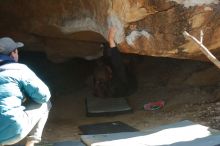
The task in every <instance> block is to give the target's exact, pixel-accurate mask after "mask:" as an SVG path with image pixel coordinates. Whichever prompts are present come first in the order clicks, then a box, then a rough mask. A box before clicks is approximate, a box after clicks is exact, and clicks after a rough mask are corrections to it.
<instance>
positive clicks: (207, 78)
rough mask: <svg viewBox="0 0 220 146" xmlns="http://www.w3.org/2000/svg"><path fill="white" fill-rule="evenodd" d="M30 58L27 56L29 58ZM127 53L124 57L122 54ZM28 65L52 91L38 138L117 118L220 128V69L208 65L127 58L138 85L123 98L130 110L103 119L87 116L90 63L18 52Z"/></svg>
mask: <svg viewBox="0 0 220 146" xmlns="http://www.w3.org/2000/svg"><path fill="white" fill-rule="evenodd" d="M30 56H31V57H30ZM126 57H127V56H126ZM21 58H23V59H22V60H21V62H24V63H26V64H28V65H29V66H30V67H31V68H32V69H33V70H34V71H35V72H36V73H37V74H38V75H39V76H40V78H42V80H44V81H45V82H46V83H47V84H48V86H49V87H50V89H51V92H52V99H51V100H52V103H53V108H52V110H51V113H50V117H49V119H48V122H47V125H46V127H45V131H44V134H43V141H47V142H51V141H64V140H76V139H79V138H80V135H81V131H80V130H79V129H78V126H79V125H84V124H93V123H99V122H112V121H121V122H124V123H126V124H128V125H130V126H132V127H134V128H137V129H139V130H143V129H147V128H152V127H156V126H159V125H164V124H169V123H174V122H177V121H181V120H191V121H193V122H197V123H200V124H203V125H206V126H210V127H212V128H215V129H220V122H219V121H220V83H219V81H220V76H219V73H220V70H219V69H217V67H215V66H214V65H213V64H210V63H207V62H199V61H192V60H177V59H170V58H156V57H146V56H145V57H144V56H138V57H137V56H132V57H130V56H129V57H128V58H132V59H131V60H132V61H133V62H134V64H135V66H134V70H135V76H136V78H137V83H138V88H137V90H136V91H135V92H134V93H133V94H132V95H129V96H127V97H126V98H127V99H128V102H129V104H130V106H131V107H132V108H133V112H131V113H126V114H120V115H114V116H102V117H87V116H86V110H85V98H86V97H89V96H91V95H92V88H91V72H92V69H93V67H94V63H93V61H85V60H82V59H73V60H71V61H68V62H65V63H60V64H54V63H51V62H49V61H48V60H46V56H44V55H43V54H35V55H33V54H31V55H30V54H29V53H23V54H22V55H21ZM158 100H164V101H165V106H164V108H162V109H160V110H156V111H145V110H144V109H143V106H144V104H146V103H148V102H152V101H158Z"/></svg>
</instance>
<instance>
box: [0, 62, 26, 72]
mask: <svg viewBox="0 0 220 146" xmlns="http://www.w3.org/2000/svg"><path fill="white" fill-rule="evenodd" d="M2 67H3V68H5V69H8V70H10V69H12V70H23V69H24V70H26V69H28V66H27V65H25V64H22V63H8V64H5V65H4V66H2Z"/></svg>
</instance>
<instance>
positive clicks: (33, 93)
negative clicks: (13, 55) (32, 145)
mask: <svg viewBox="0 0 220 146" xmlns="http://www.w3.org/2000/svg"><path fill="white" fill-rule="evenodd" d="M24 93H25V95H27V96H28V97H30V98H31V100H33V101H35V102H37V103H45V102H47V101H49V99H50V96H51V95H50V91H49V89H48V87H47V86H46V85H45V84H44V83H43V82H42V81H41V80H40V79H39V78H38V77H37V76H36V75H35V73H34V72H33V71H31V70H30V69H29V68H28V67H27V66H26V65H24V64H20V63H15V62H14V61H13V60H12V59H10V57H8V56H6V55H0V144H1V143H3V142H4V141H7V140H10V139H11V138H14V137H17V136H19V135H21V134H22V133H25V132H24V130H26V125H27V122H28V119H25V118H27V116H24V115H25V112H24V110H25V107H24V106H22V101H23V100H24V98H25V97H24Z"/></svg>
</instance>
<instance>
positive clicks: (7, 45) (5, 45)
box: [0, 37, 24, 55]
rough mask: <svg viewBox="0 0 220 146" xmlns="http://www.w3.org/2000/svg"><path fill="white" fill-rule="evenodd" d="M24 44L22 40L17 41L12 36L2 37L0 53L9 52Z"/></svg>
mask: <svg viewBox="0 0 220 146" xmlns="http://www.w3.org/2000/svg"><path fill="white" fill-rule="evenodd" d="M23 46H24V44H23V43H22V42H15V41H14V40H13V39H12V38H10V37H3V38H0V54H6V55H7V54H9V53H11V52H12V51H13V50H15V49H17V48H20V47H23Z"/></svg>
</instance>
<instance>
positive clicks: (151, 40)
mask: <svg viewBox="0 0 220 146" xmlns="http://www.w3.org/2000/svg"><path fill="white" fill-rule="evenodd" d="M0 20H1V23H0V34H1V36H10V37H12V38H14V39H15V40H19V41H23V42H24V43H25V50H30V51H42V52H45V53H46V54H47V56H48V58H49V59H51V60H53V61H55V62H62V61H64V60H67V59H70V58H73V57H82V58H86V59H93V58H97V57H99V56H101V55H102V50H101V49H100V43H102V42H105V41H106V38H107V33H108V32H107V31H108V27H109V26H115V27H117V35H116V37H115V41H116V42H117V43H118V44H119V48H120V51H121V52H124V53H136V54H140V55H149V56H160V57H161V56H162V57H172V58H186V59H193V60H206V57H205V56H204V55H203V54H202V53H201V51H200V50H199V49H198V46H197V45H195V43H193V42H192V41H189V40H187V39H185V37H184V36H183V31H184V30H187V31H188V32H189V33H190V34H192V35H194V36H196V37H197V38H198V37H199V32H200V30H203V31H204V45H205V46H206V47H207V48H209V50H210V51H211V52H213V54H214V55H215V56H216V57H220V50H219V47H220V41H219V39H220V3H219V0H200V1H195V0H157V1H155V0H47V1H45V0H19V1H15V0H7V1H6V0H4V1H0Z"/></svg>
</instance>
